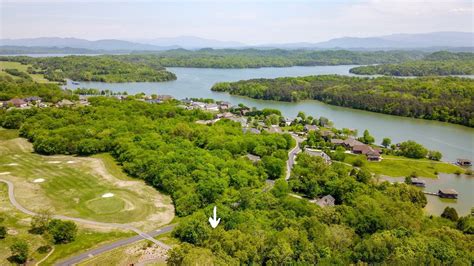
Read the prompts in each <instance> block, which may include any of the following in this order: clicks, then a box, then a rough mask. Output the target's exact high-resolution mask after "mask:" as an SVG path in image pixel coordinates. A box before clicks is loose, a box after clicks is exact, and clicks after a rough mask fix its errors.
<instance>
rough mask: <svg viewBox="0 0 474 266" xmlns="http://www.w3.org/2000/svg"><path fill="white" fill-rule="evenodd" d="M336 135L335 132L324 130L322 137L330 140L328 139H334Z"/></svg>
mask: <svg viewBox="0 0 474 266" xmlns="http://www.w3.org/2000/svg"><path fill="white" fill-rule="evenodd" d="M335 135H336V134H334V132H332V131H330V130H324V131H321V136H322V137H323V138H325V139H328V138H332V137H334V136H335Z"/></svg>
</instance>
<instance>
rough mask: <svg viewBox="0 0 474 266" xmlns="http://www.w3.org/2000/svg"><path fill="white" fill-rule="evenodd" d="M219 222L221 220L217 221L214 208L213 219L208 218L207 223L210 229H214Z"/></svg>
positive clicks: (215, 208)
mask: <svg viewBox="0 0 474 266" xmlns="http://www.w3.org/2000/svg"><path fill="white" fill-rule="evenodd" d="M220 221H221V218H219V219H217V207H216V206H214V217H209V223H210V224H211V227H212V228H216V227H217V225H218V224H219V222H220Z"/></svg>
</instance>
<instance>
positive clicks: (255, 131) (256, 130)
mask: <svg viewBox="0 0 474 266" xmlns="http://www.w3.org/2000/svg"><path fill="white" fill-rule="evenodd" d="M242 132H244V133H251V134H260V130H258V129H256V128H253V127H251V128H248V127H244V128H242Z"/></svg>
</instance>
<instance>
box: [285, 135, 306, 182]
mask: <svg viewBox="0 0 474 266" xmlns="http://www.w3.org/2000/svg"><path fill="white" fill-rule="evenodd" d="M291 136H292V137H293V139H294V140H295V141H296V146H295V147H294V148H293V149H291V150H290V152H288V160H287V161H286V176H285V180H286V181H288V179H290V175H291V169H293V165H294V164H295V158H296V155H297V154H298V153H300V152H301V148H300V143H301V142H303V139H302V138H300V137H298V136H296V135H294V134H291Z"/></svg>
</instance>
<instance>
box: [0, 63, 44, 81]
mask: <svg viewBox="0 0 474 266" xmlns="http://www.w3.org/2000/svg"><path fill="white" fill-rule="evenodd" d="M29 66H30V65H22V64H21V63H18V62H9V61H0V74H1V75H7V76H11V77H13V78H18V77H15V76H12V75H10V74H8V73H6V72H5V71H4V69H6V68H12V69H18V70H20V71H22V72H25V73H27V74H28V75H30V77H31V78H32V79H33V80H34V81H36V82H39V83H49V82H51V81H49V80H47V79H45V78H44V76H43V75H42V74H29V73H28V72H26V70H27V69H28V67H29Z"/></svg>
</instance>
